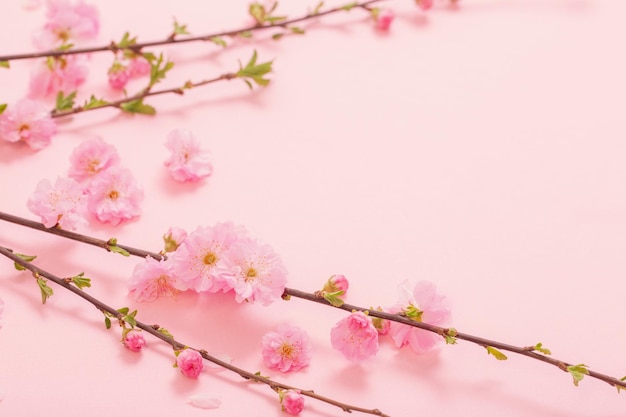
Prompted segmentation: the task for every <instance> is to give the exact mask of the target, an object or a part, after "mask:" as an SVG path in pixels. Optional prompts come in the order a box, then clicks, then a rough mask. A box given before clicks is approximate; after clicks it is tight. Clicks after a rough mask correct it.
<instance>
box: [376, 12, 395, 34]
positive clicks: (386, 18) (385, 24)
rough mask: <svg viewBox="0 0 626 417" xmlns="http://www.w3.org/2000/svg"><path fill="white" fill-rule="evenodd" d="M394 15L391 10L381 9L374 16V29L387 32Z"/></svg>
mask: <svg viewBox="0 0 626 417" xmlns="http://www.w3.org/2000/svg"><path fill="white" fill-rule="evenodd" d="M394 18H395V15H394V13H393V10H391V9H381V10H379V11H378V13H377V14H376V28H377V29H378V30H382V31H387V30H389V28H390V27H391V23H392V22H393V19H394Z"/></svg>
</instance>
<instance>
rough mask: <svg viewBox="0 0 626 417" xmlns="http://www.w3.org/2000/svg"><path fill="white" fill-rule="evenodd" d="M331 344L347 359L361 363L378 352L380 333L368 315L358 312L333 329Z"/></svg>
mask: <svg viewBox="0 0 626 417" xmlns="http://www.w3.org/2000/svg"><path fill="white" fill-rule="evenodd" d="M330 343H331V345H332V347H333V348H335V349H337V350H339V351H341V353H343V354H344V356H345V357H346V358H348V359H350V360H352V361H361V360H364V359H368V358H370V357H372V356H374V355H375V354H376V352H378V331H377V330H376V328H375V327H374V325H373V324H372V320H371V319H370V318H369V317H368V316H367V315H365V314H364V313H362V312H360V311H356V312H354V313H352V314H350V315H349V316H348V317H346V318H344V319H341V320H340V321H339V322H338V323H337V324H336V325H335V327H333V328H332V329H331V331H330Z"/></svg>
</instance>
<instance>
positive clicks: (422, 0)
mask: <svg viewBox="0 0 626 417" xmlns="http://www.w3.org/2000/svg"><path fill="white" fill-rule="evenodd" d="M415 3H417V5H418V6H419V8H420V9H422V10H428V9H430V8H431V7H433V0H415Z"/></svg>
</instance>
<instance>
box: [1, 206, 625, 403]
mask: <svg viewBox="0 0 626 417" xmlns="http://www.w3.org/2000/svg"><path fill="white" fill-rule="evenodd" d="M0 220H4V221H7V222H10V223H14V224H18V225H21V226H25V227H28V228H32V229H35V230H40V231H44V232H47V233H51V234H55V235H57V236H62V237H65V238H68V239H72V240H76V241H79V242H83V243H86V244H89V245H93V246H97V247H99V248H102V249H105V250H107V251H109V252H116V253H120V254H122V255H125V256H130V255H133V256H137V257H142V258H145V259H146V263H145V264H140V265H138V266H137V268H136V275H137V276H138V278H137V279H138V281H137V282H136V283H135V284H136V285H135V286H134V287H132V288H131V293H133V292H134V296H135V298H136V299H137V300H138V301H151V300H153V299H155V298H156V297H158V296H162V295H166V294H170V295H171V294H174V293H175V292H177V291H178V290H181V289H183V288H184V289H195V290H196V291H208V292H218V291H224V292H226V287H227V286H228V285H227V283H226V282H220V281H217V280H213V281H211V280H208V281H207V280H198V276H194V277H193V278H192V279H191V280H189V281H188V282H187V283H186V284H185V286H183V287H180V286H178V288H176V287H177V285H176V283H175V282H173V281H175V279H174V278H172V282H170V283H168V282H157V281H156V280H157V279H160V278H163V277H166V276H167V277H170V278H171V276H173V275H175V274H180V275H188V274H190V273H192V272H190V271H193V270H194V268H195V266H194V265H193V264H191V263H189V262H188V260H187V259H186V258H189V257H194V258H196V259H198V258H199V259H200V260H201V261H202V262H204V261H208V262H209V263H211V262H216V261H217V258H218V257H219V256H222V254H220V253H217V252H215V253H214V252H211V251H208V252H207V251H205V252H202V254H200V253H192V252H193V248H190V246H192V245H191V244H185V242H192V241H193V242H195V243H198V242H199V241H201V240H202V239H204V238H207V240H209V238H208V237H207V236H203V235H205V234H206V233H212V234H211V236H210V239H215V238H218V240H219V241H220V243H225V242H226V241H225V240H220V239H219V236H217V235H218V234H219V233H218V232H219V231H218V230H217V229H222V231H223V230H227V229H228V228H229V227H227V226H224V224H220V225H216V226H215V227H214V228H213V230H209V229H211V228H199V229H198V231H197V232H192V234H191V235H190V236H186V233H184V232H180V231H170V232H169V233H168V234H167V235H166V236H164V239H165V243H166V249H165V250H164V251H163V252H161V253H155V252H150V251H145V250H142V249H137V248H134V247H130V246H125V245H120V244H118V242H117V240H116V239H109V240H101V239H96V238H93V237H90V236H86V235H82V234H79V233H75V232H71V231H67V230H63V229H61V228H58V227H51V228H48V227H45V226H44V225H43V224H41V223H38V222H35V221H32V220H28V219H24V218H21V217H18V216H14V215H11V214H8V213H3V212H0ZM227 233H230V232H227ZM227 240H228V239H227ZM181 243H182V244H183V246H182V247H181V246H180V245H181ZM226 243H228V244H231V243H232V242H226ZM179 247H181V249H180V250H179ZM255 250H257V251H258V247H257V249H255ZM166 253H170V256H169V258H168V256H167V255H166ZM200 255H203V256H200ZM176 258H178V259H177V260H178V262H179V264H180V266H181V267H182V269H180V270H177V271H173V270H171V269H169V268H170V267H169V266H166V260H167V259H170V260H171V259H176ZM209 258H210V259H209ZM246 265H247V266H243V267H242V266H241V265H240V266H239V269H240V273H239V275H241V280H240V282H239V283H238V284H237V283H236V280H235V284H233V285H231V287H234V288H235V290H236V291H237V295H236V297H237V301H239V302H241V301H243V300H246V301H257V302H261V303H262V304H264V305H268V304H270V303H271V302H273V301H275V300H276V299H277V298H283V299H289V298H291V297H295V298H299V299H302V300H307V301H312V302H315V303H319V304H321V305H324V306H327V307H334V308H339V309H342V310H344V311H347V312H350V313H351V314H350V316H348V317H347V318H346V319H344V320H342V321H341V322H340V323H338V324H337V326H335V328H333V330H332V331H331V342H332V344H333V347H335V348H336V349H338V350H340V351H342V353H344V355H345V356H347V357H348V358H349V359H352V360H357V361H358V360H363V359H367V358H369V357H370V356H372V355H373V354H375V353H376V350H377V349H378V335H379V334H386V333H388V332H390V331H392V332H393V337H394V341H395V342H396V345H398V346H402V345H406V344H409V345H410V346H411V347H412V348H413V350H415V351H416V352H418V353H419V352H420V351H425V350H427V349H429V348H430V347H432V346H433V345H434V344H435V343H436V342H437V340H444V341H445V342H446V343H447V344H455V343H456V342H457V340H465V341H468V342H471V343H474V344H476V345H478V346H481V347H483V348H484V349H485V350H486V352H487V353H488V354H490V355H492V356H494V358H495V359H497V360H506V359H507V356H506V355H505V354H504V353H503V352H502V351H507V352H511V353H516V354H519V355H522V356H525V357H528V358H531V359H535V360H539V361H541V362H544V363H546V364H549V365H553V366H555V367H557V368H559V369H560V370H562V371H564V372H567V373H569V374H570V375H571V376H572V378H573V382H574V384H575V385H576V386H578V383H579V382H580V381H581V380H582V379H583V378H584V377H585V376H589V377H592V378H596V379H598V380H601V381H604V382H606V383H607V384H609V385H611V386H613V387H615V388H617V389H618V391H620V390H621V389H626V377H624V378H622V379H617V378H614V377H611V376H609V375H606V374H602V373H599V372H596V371H593V370H591V369H589V368H588V367H587V366H586V365H584V364H573V363H569V362H565V361H562V360H559V359H556V358H554V357H551V356H550V355H551V352H550V351H549V350H548V349H547V348H546V347H544V346H543V344H542V343H536V344H534V345H529V346H515V345H511V344H507V343H502V342H498V341H495V340H491V339H487V338H483V337H479V336H474V335H471V334H468V333H463V332H459V331H457V330H456V329H454V328H452V327H442V326H439V325H438V324H439V323H440V322H444V321H445V320H444V319H445V318H447V315H448V313H449V311H447V310H446V309H445V307H444V306H443V305H442V304H441V300H442V299H443V297H441V296H439V295H437V294H436V293H435V291H434V286H432V284H429V283H418V285H417V286H416V288H415V289H414V290H413V293H412V294H411V290H410V289H408V288H405V294H406V296H405V298H404V299H403V300H402V301H401V302H400V303H399V304H398V305H397V306H396V307H395V308H392V309H390V311H383V310H382V309H381V308H365V307H361V306H357V305H351V304H346V303H344V301H343V296H344V295H345V292H346V290H347V288H348V283H347V280H345V278H344V277H343V276H333V277H331V279H329V281H328V282H327V283H326V285H325V286H324V288H323V289H322V290H321V291H316V292H314V293H310V292H305V291H301V290H297V289H293V288H288V287H286V286H285V285H284V284H282V283H280V282H279V283H278V284H279V285H277V286H275V288H263V289H262V290H259V291H258V293H256V292H255V291H256V290H257V289H253V288H252V287H249V286H247V285H248V284H249V283H250V282H251V281H254V280H255V279H256V278H258V277H259V275H260V273H261V271H257V270H256V269H254V268H259V267H258V265H256V266H255V265H254V262H248V263H247V264H246ZM168 279H169V278H168ZM148 281H149V282H148ZM192 281H195V282H192ZM276 281H280V280H279V279H277V280H276ZM208 282H210V284H207V283H208ZM238 285H239V287H237V286H238ZM239 289H242V292H239ZM345 340H352V341H354V340H356V341H357V343H355V344H346V343H345Z"/></svg>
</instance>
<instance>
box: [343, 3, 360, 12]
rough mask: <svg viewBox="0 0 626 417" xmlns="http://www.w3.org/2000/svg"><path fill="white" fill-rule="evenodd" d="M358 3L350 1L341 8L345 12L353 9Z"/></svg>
mask: <svg viewBox="0 0 626 417" xmlns="http://www.w3.org/2000/svg"><path fill="white" fill-rule="evenodd" d="M358 5H359V2H358V1H355V2H352V3H348V4H346V5H345V6H342V7H341V8H342V9H343V10H345V11H347V12H349V11H350V10H352V9H354V8H355V7H357V6H358Z"/></svg>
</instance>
